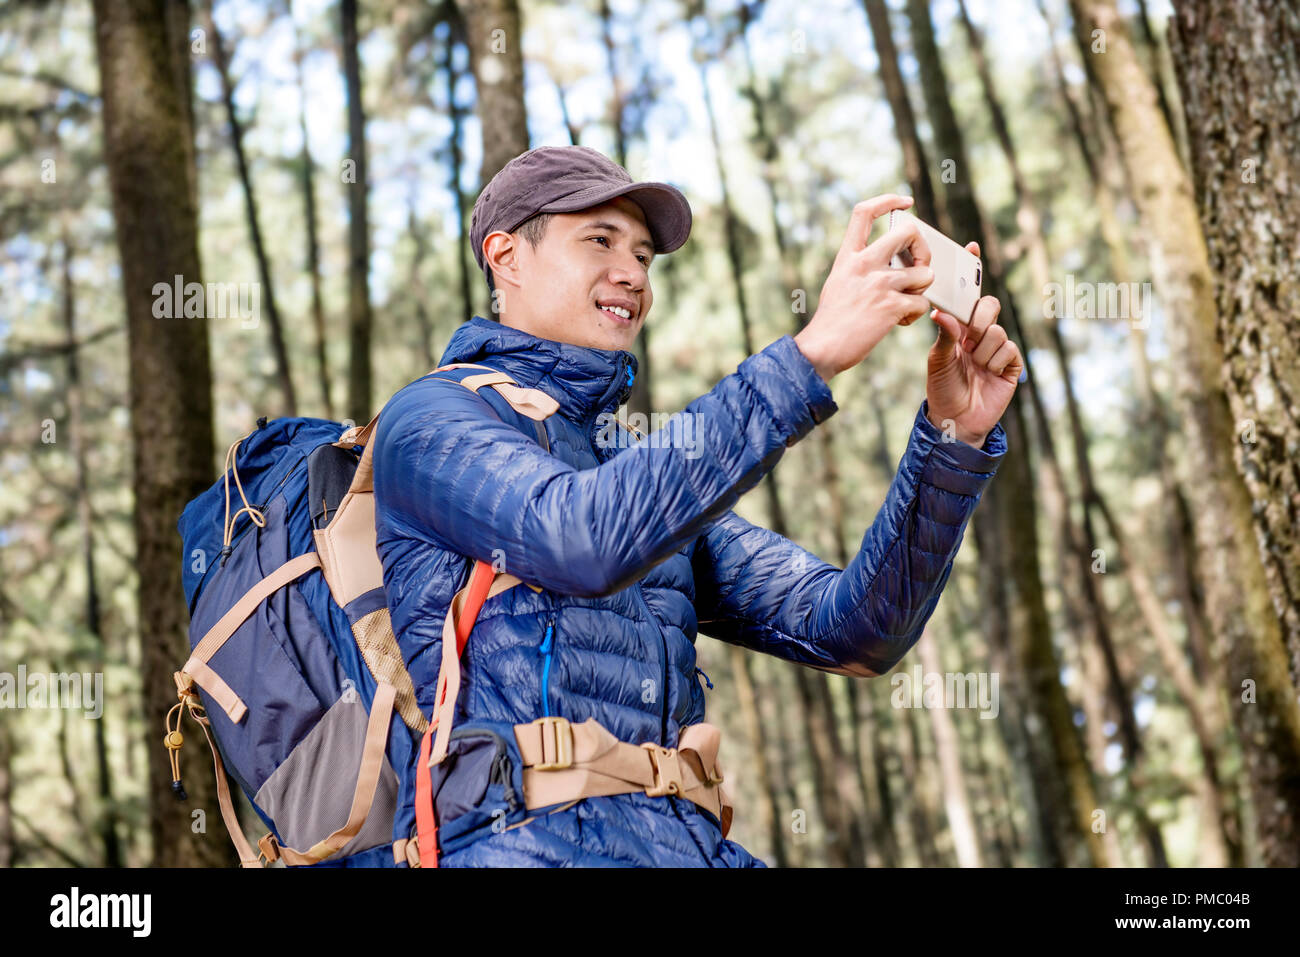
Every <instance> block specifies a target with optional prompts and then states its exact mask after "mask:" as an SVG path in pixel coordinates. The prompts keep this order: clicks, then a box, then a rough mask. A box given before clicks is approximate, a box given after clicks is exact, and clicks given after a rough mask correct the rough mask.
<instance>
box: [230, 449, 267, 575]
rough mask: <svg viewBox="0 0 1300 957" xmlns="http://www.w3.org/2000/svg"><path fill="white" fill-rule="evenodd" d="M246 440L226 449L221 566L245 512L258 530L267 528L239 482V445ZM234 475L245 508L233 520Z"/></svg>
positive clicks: (261, 515)
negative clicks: (231, 500) (232, 480)
mask: <svg viewBox="0 0 1300 957" xmlns="http://www.w3.org/2000/svg"><path fill="white" fill-rule="evenodd" d="M249 435H252V433H251V432H250V433H249ZM246 438H248V435H245V436H244V437H243V438H239V439H236V440H235V441H234V442H233V443H232V444H231V446H230V448H228V449H226V462H225V473H226V474H225V491H226V518H225V521H224V522H223V523H222V526H221V564H222V565H225V564H226V559H227V558H229V557H230V549H231V545H230V540H231V538H232V537H233V533H234V531H235V522H237V521H239V516H240V515H241V514H242V513H243V512H247V513H248V517H249V518H251V519H252V520H253V523H254V524H256V525H257V527H258V528H265V527H266V516H265V515H263V514H262V512H261V511H259V510H258V509H257V507H256V506H254V505H252V504H250V503H249V501H248V496H247V495H245V494H244V486H243V483H241V482H240V481H239V467H238V466H237V465H236V461H237V459H238V450H239V444H240V443H241V442H243V441H244V439H246ZM232 475H233V476H234V477H235V488H237V489H238V490H239V497H240V499H241V500H243V503H244V507H243V508H241V509H240V510H239V511H237V512H235V515H234V517H233V518H232V517H231V515H230V477H231V476H232Z"/></svg>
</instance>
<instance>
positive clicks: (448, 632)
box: [429, 572, 523, 767]
mask: <svg viewBox="0 0 1300 957" xmlns="http://www.w3.org/2000/svg"><path fill="white" fill-rule="evenodd" d="M522 584H523V582H522V581H521V580H520V579H518V578H516V577H515V576H514V575H507V574H505V573H504V572H500V573H498V574H497V577H496V578H494V579H493V580H492V584H491V586H490V587H489V588H488V592H487V596H486V597H485V598H484V599H483V600H484V601H487V599H488V598H491V597H492V596H493V595H499V594H501V592H503V591H505V590H506V589H507V588H513V587H514V586H515V585H522ZM468 595H469V586H468V585H466V586H465V587H464V588H462V589H461V590H460V591H458V592H456V594H455V596H454V597H453V598H452V600H451V603H450V604H449V605H448V606H447V617H446V619H445V620H444V621H443V623H442V667H441V668H440V669H439V671H438V689H437V691H436V692H435V694H434V698H433V700H434V702H435V708H436V710H435V711H434V715H433V723H434V725H435V726H436V727H437V728H438V733H437V734H436V735H434V739H433V747H432V749H431V750H430V751H429V767H433V766H434V765H435V764H437V763H438V762H439V761H441V760H442V759H443V758H444V757H446V756H447V736H448V735H450V734H451V725H452V721H453V718H454V715H455V713H456V696H457V695H458V694H460V654H459V652H458V649H457V648H456V622H457V621H459V619H460V614H461V610H462V609H463V608H464V607H465V599H466V597H467V596H468ZM444 692H445V695H446V696H445V697H444ZM437 702H441V704H437Z"/></svg>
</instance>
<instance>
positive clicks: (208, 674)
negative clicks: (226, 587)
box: [181, 552, 320, 724]
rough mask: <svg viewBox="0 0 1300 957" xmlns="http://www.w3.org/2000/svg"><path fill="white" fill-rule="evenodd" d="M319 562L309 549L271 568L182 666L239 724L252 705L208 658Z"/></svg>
mask: <svg viewBox="0 0 1300 957" xmlns="http://www.w3.org/2000/svg"><path fill="white" fill-rule="evenodd" d="M319 566H320V556H319V555H317V554H316V553H315V552H307V553H306V554H305V555H299V556H298V557H297V558H291V559H289V560H288V561H287V562H285V563H284V564H283V565H281V566H280V567H279V568H277V569H276V570H275V571H273V572H271V574H269V575H267V576H266V577H265V578H263V579H262V580H261V581H260V582H258V583H257V584H256V585H254V586H253V587H252V588H250V589H249V590H248V591H246V592H245V593H244V596H243V597H242V598H240V599H239V601H237V602H235V604H234V606H233V607H232V608H231V609H230V610H229V611H227V612H226V613H225V614H224V615H222V616H221V620H220V621H218V622H217V623H216V624H215V625H213V626H212V627H211V628H210V629H209V630H208V633H207V634H206V635H204V636H203V639H202V640H201V641H200V642H199V643H198V644H197V645H195V646H194V650H193V651H192V652H190V658H189V660H188V661H187V662H185V665H184V666H183V667H182V668H181V673H182V674H186V675H189V676H190V677H192V678H193V679H194V680H195V682H197V683H198V685H199V686H200V687H201V688H203V690H204V691H206V692H207V693H208V695H209V696H210V697H211V698H212V700H214V701H216V702H217V704H218V705H220V707H221V710H222V711H224V712H225V713H226V715H227V717H229V718H230V720H231V721H233V722H235V723H236V724H238V723H239V722H240V720H241V719H242V718H243V717H244V715H245V714H246V713H247V712H248V708H247V707H246V706H245V705H244V702H243V701H242V700H241V699H240V697H239V695H237V694H235V692H234V691H233V690H231V687H230V686H229V685H228V684H226V682H225V681H223V680H222V678H221V676H220V675H218V674H217V673H216V672H215V671H213V670H212V669H211V668H209V667H208V664H207V663H208V661H209V660H210V659H211V658H212V656H213V655H215V654H216V653H217V651H218V650H219V649H220V648H221V646H222V645H224V644H225V643H226V641H227V640H228V639H229V638H230V636H231V635H233V634H234V633H235V632H236V631H238V630H239V626H240V625H242V624H243V623H244V622H245V620H247V618H248V616H249V615H251V614H252V613H253V610H254V609H255V608H257V606H258V605H260V604H261V603H262V602H263V601H265V600H266V599H267V598H268V597H269V596H270V595H271V594H272V593H273V592H275V591H276V590H277V589H280V588H283V587H284V586H285V585H287V584H289V582H291V581H293V580H294V579H295V578H300V577H301V576H303V575H304V574H306V573H307V572H309V571H311V570H312V569H313V568H317V567H319Z"/></svg>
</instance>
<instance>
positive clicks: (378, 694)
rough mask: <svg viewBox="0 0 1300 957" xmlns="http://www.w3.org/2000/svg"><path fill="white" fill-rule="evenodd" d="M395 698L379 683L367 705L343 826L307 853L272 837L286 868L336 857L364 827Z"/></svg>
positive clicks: (374, 789) (317, 862)
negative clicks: (349, 807) (367, 715)
mask: <svg viewBox="0 0 1300 957" xmlns="http://www.w3.org/2000/svg"><path fill="white" fill-rule="evenodd" d="M395 698H396V689H395V688H393V686H392V685H390V684H385V683H381V684H379V685H378V687H376V688H375V700H374V701H373V702H372V703H371V705H370V720H369V722H368V723H367V725H366V741H365V744H364V745H363V746H362V749H361V767H360V769H359V770H358V771H357V786H356V790H355V791H354V792H353V794H352V811H351V813H350V814H349V815H348V820H347V823H346V824H344V825H343V826H342V827H341V828H339V829H338V830H337V831H335V832H334V833H333V834H331V835H330V836H329V837H327V838H325V839H324V840H323V841H320V842H319V843H318V844H315V845H314V846H313V847H311V848H310V849H309V850H307V851H295V850H294V849H293V848H291V847H282V846H280V845H279V843H278V842H276V841H275V838H274V837H272V838H271V843H273V844H274V845H275V847H276V849H277V850H278V851H279V854H280V856H281V857H283V858H284V862H285V863H286V864H291V865H293V866H295V867H298V866H301V865H303V864H319V863H320V862H321V861H323V860H325V859H326V858H327V857H331V856H333V855H334V854H336V853H338V851H339V850H341V849H342V848H343V846H344V845H345V844H347V842H348V841H350V840H352V839H353V838H354V837H356V836H357V833H358V832H359V831H360V830H361V827H362V825H364V824H365V823H366V818H367V817H368V816H369V814H370V806H371V805H372V804H374V802H375V792H376V791H377V790H378V788H379V773H380V771H382V770H383V766H384V749H385V748H386V747H387V746H388V724H389V719H390V718H392V715H393V701H394V699H395ZM268 856H269V855H268Z"/></svg>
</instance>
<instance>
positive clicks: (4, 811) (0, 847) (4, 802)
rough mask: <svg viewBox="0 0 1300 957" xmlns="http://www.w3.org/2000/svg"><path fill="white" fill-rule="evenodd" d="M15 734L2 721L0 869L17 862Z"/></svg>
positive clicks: (0, 727) (0, 722)
mask: <svg viewBox="0 0 1300 957" xmlns="http://www.w3.org/2000/svg"><path fill="white" fill-rule="evenodd" d="M13 756H14V749H13V736H12V734H11V733H10V729H9V723H8V722H5V721H0V870H8V869H9V868H11V867H13V866H14V865H15V864H16V863H17V855H16V854H15V853H14V851H15V850H16V848H15V845H14V819H13V813H12V811H13V783H14V780H13V775H12V773H11V770H12V768H13Z"/></svg>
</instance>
